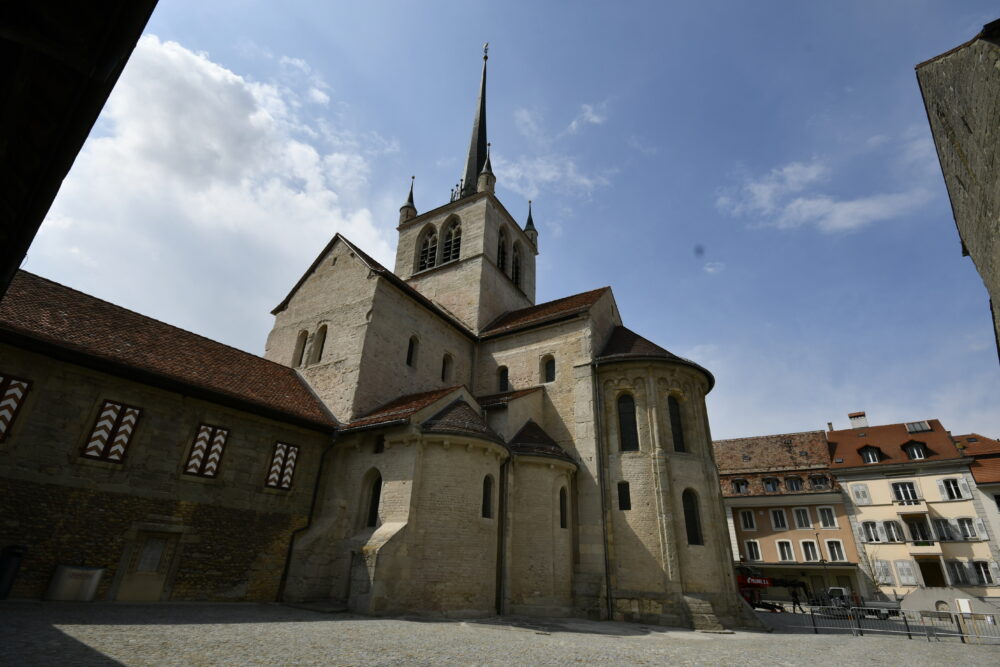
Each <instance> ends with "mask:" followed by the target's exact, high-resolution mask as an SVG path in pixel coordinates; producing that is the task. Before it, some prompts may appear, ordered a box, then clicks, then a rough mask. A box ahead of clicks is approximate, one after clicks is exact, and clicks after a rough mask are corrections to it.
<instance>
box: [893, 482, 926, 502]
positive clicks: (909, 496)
mask: <svg viewBox="0 0 1000 667" xmlns="http://www.w3.org/2000/svg"><path fill="white" fill-rule="evenodd" d="M892 494H893V496H894V497H895V498H896V502H897V503H900V504H902V505H916V504H917V503H919V502H920V500H919V499H918V498H917V487H915V486H914V485H913V482H896V483H895V484H893V485H892Z"/></svg>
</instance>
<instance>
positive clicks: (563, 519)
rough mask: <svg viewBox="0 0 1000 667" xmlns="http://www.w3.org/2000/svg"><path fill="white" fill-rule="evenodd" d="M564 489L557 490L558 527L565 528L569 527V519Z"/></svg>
mask: <svg viewBox="0 0 1000 667" xmlns="http://www.w3.org/2000/svg"><path fill="white" fill-rule="evenodd" d="M566 509H567V508H566V487H565V486H564V487H561V488H560V489H559V527H560V528H566V527H567V526H568V525H569V517H568V516H567V512H566Z"/></svg>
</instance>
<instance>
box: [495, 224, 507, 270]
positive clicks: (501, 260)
mask: <svg viewBox="0 0 1000 667" xmlns="http://www.w3.org/2000/svg"><path fill="white" fill-rule="evenodd" d="M497 266H499V267H500V270H501V271H503V272H504V273H507V232H505V231H504V229H503V227H501V228H500V234H499V235H498V237H497Z"/></svg>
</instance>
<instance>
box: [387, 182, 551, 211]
mask: <svg viewBox="0 0 1000 667" xmlns="http://www.w3.org/2000/svg"><path fill="white" fill-rule="evenodd" d="M416 180H417V177H416V176H410V196H409V197H407V198H406V205H407V206H413V182H414V181H416ZM528 205H529V207H530V205H531V202H528ZM413 208H416V206H413Z"/></svg>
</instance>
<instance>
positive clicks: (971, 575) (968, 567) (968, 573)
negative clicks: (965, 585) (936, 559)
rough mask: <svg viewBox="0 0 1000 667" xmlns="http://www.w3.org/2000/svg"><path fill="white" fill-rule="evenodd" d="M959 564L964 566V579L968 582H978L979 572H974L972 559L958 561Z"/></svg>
mask: <svg viewBox="0 0 1000 667" xmlns="http://www.w3.org/2000/svg"><path fill="white" fill-rule="evenodd" d="M959 565H961V566H963V567H964V568H965V580H966V581H968V582H969V583H970V584H973V585H975V584H977V583H979V573H977V572H976V566H975V564H973V562H972V561H966V562H965V563H959Z"/></svg>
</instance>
